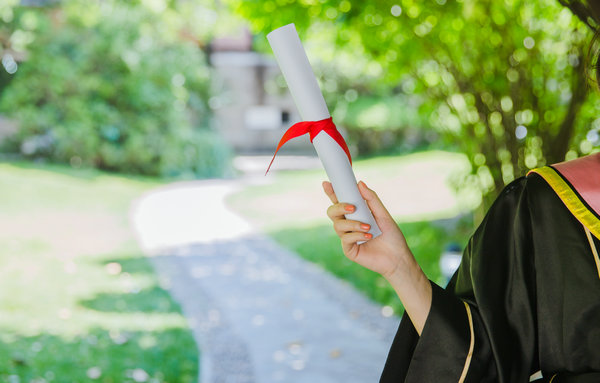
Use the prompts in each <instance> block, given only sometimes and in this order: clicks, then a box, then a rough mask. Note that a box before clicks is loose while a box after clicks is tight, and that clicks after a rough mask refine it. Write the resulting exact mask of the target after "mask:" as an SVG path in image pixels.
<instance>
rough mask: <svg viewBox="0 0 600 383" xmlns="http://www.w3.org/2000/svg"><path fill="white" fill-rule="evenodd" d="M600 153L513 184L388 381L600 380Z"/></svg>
mask: <svg viewBox="0 0 600 383" xmlns="http://www.w3.org/2000/svg"><path fill="white" fill-rule="evenodd" d="M598 212H600V154H596V155H592V156H588V157H583V158H581V159H578V160H575V161H571V162H566V163H561V164H558V165H554V166H547V167H543V168H540V169H536V170H534V171H532V172H530V173H529V174H528V175H527V176H526V177H521V178H519V179H516V180H515V181H513V182H512V183H511V184H509V185H507V186H506V187H505V189H504V190H503V191H502V193H501V194H500V195H499V196H498V198H497V199H496V201H495V202H494V204H493V205H492V206H491V208H490V209H489V211H488V213H487V215H486V217H485V218H484V220H483V222H482V223H481V225H480V226H479V227H478V228H477V230H476V232H475V233H474V234H473V236H472V237H471V239H470V240H469V243H468V245H467V247H466V249H465V251H464V254H463V258H462V262H461V265H460V267H459V269H458V270H457V272H456V273H455V274H454V276H453V277H452V279H451V280H450V283H449V284H448V286H447V287H446V288H445V289H442V288H440V287H439V286H437V285H436V284H435V283H432V290H433V296H432V303H431V308H430V312H429V315H428V317H427V320H426V322H425V325H424V328H423V331H422V334H421V336H420V337H419V335H418V334H417V332H416V330H415V328H414V327H413V325H412V323H411V321H410V318H409V317H408V316H407V314H406V313H405V314H404V316H403V317H402V320H401V322H400V326H399V329H398V332H397V334H396V336H395V338H394V340H393V343H392V346H391V349H390V352H389V355H388V359H387V361H386V364H385V368H384V370H383V373H382V376H381V380H380V382H381V383H392V382H394V383H402V382H406V383H416V382H418V383H429V382H439V383H446V382H448V383H450V382H452V383H456V382H459V383H463V382H478V383H479V382H499V383H521V382H523V383H526V382H529V381H535V382H552V383H561V382H569V383H591V382H594V383H598V382H600V260H599V258H598V250H600V241H599V240H598V238H600V215H599V214H598Z"/></svg>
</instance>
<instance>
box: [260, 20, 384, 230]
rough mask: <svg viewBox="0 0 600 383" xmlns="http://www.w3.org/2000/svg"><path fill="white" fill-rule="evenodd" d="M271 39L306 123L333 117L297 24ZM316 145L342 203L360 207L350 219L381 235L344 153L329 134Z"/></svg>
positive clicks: (274, 33) (316, 140)
mask: <svg viewBox="0 0 600 383" xmlns="http://www.w3.org/2000/svg"><path fill="white" fill-rule="evenodd" d="M267 40H269V44H270V45H271V49H273V53H274V54H275V59H276V60H277V63H278V64H279V68H280V69H281V72H282V73H283V77H284V78H285V81H286V82H287V84H288V88H289V89H290V93H291V94H292V97H293V98H294V101H295V103H296V107H297V108H298V111H299V112H300V117H302V119H303V120H304V121H319V120H323V119H326V118H329V117H330V114H329V110H328V109H327V104H325V99H324V98H323V94H322V93H321V89H320V88H319V84H318V83H317V78H316V77H315V74H314V73H313V70H312V67H311V66H310V62H309V61H308V57H307V56H306V52H305V51H304V48H303V47H302V43H301V42H300V37H298V32H296V27H295V26H294V24H288V25H285V26H283V27H281V28H278V29H275V30H274V31H272V32H271V33H269V34H268V35H267ZM313 145H314V147H315V150H316V151H317V154H318V156H319V158H320V160H321V163H323V167H324V168H325V172H326V173H327V177H329V180H330V181H331V184H332V185H333V190H334V191H335V194H336V196H337V198H338V201H340V202H345V203H350V204H352V205H354V206H356V211H355V212H354V213H352V214H346V218H347V219H353V220H356V221H360V222H364V223H367V224H369V225H371V229H370V230H369V233H371V234H373V238H375V237H377V236H379V235H380V234H381V230H379V227H378V226H377V223H376V222H375V219H374V218H373V214H371V211H370V210H369V208H368V206H367V203H366V202H365V200H364V199H363V198H362V196H361V195H360V192H359V191H358V187H357V185H356V177H355V176H354V172H353V171H352V166H351V165H350V161H349V160H348V156H347V155H346V153H345V152H344V150H343V149H342V148H341V147H340V146H339V145H338V143H337V142H335V140H334V139H333V138H331V137H330V136H329V135H328V134H327V133H325V132H320V133H319V134H317V136H316V137H315V138H314V139H313Z"/></svg>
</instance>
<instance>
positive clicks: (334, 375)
mask: <svg viewBox="0 0 600 383" xmlns="http://www.w3.org/2000/svg"><path fill="white" fill-rule="evenodd" d="M237 185H238V184H237V183H236V182H233V181H232V182H207V181H202V182H194V183H181V184H175V185H173V186H170V187H167V188H163V189H159V190H157V191H155V192H153V193H150V194H148V195H146V196H144V197H143V198H142V199H141V200H140V201H139V202H138V204H137V206H136V207H135V209H134V211H133V213H132V219H133V222H134V223H135V225H136V227H137V230H138V233H139V239H140V243H141V244H142V246H143V247H144V248H145V250H146V251H147V252H148V253H149V254H152V255H154V256H153V257H152V259H153V262H154V265H155V267H156V269H157V271H158V274H159V276H160V278H161V281H162V283H163V284H164V285H165V286H167V288H169V289H170V291H171V293H172V294H173V296H174V297H175V299H176V300H178V301H179V302H180V304H181V305H182V308H183V311H184V313H185V315H186V316H187V317H188V318H189V320H190V325H191V326H192V328H193V332H194V336H195V339H196V341H197V343H198V345H199V347H200V349H201V367H200V368H201V372H200V375H201V376H200V381H201V382H202V383H270V382H287V383H296V382H297V383H300V382H302V383H329V382H331V383H333V382H336V383H337V382H347V383H353V382H356V383H359V382H360V383H365V382H376V381H378V378H379V374H380V372H381V369H382V368H383V364H384V362H385V356H386V353H387V350H388V348H389V345H390V343H391V341H392V338H393V335H394V332H395V329H396V326H397V324H398V319H397V318H393V317H392V318H386V317H384V316H383V315H382V311H381V308H380V307H379V306H377V305H375V304H373V303H371V302H370V301H368V300H367V299H366V298H365V297H363V296H362V295H361V294H360V293H358V292H357V291H355V290H354V289H353V288H351V287H350V286H349V285H348V284H347V283H345V282H343V281H340V280H338V279H336V278H334V277H332V276H331V275H330V274H328V273H326V272H324V271H323V270H321V269H320V268H319V267H317V266H315V265H313V264H312V263H309V262H306V261H304V260H302V259H301V258H300V257H299V256H297V255H295V254H292V253H291V252H289V251H287V250H285V249H283V248H282V247H280V246H279V245H278V244H276V243H274V242H273V241H272V240H270V239H269V238H267V237H266V236H264V235H262V234H259V233H256V232H254V231H253V230H252V228H251V227H250V226H249V225H248V224H247V223H246V222H245V221H244V220H243V219H241V218H240V217H238V216H237V215H235V214H233V213H232V212H230V211H229V210H228V209H227V207H226V206H225V204H224V202H223V200H224V197H225V196H226V195H227V194H228V193H231V192H232V191H233V190H235V188H236V187H237ZM357 267H358V266H357Z"/></svg>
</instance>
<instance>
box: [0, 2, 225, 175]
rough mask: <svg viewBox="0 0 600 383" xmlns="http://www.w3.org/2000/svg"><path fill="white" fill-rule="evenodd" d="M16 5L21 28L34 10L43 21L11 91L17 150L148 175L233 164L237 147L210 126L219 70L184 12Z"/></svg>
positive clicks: (8, 108) (104, 5)
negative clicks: (189, 35)
mask: <svg viewBox="0 0 600 383" xmlns="http://www.w3.org/2000/svg"><path fill="white" fill-rule="evenodd" d="M154 3H156V2H154ZM154 3H153V4H154ZM13 11H14V14H15V20H16V21H17V22H21V27H20V28H21V29H22V24H23V20H24V18H26V17H29V18H34V19H35V20H38V21H39V22H38V24H40V25H41V26H40V27H39V28H37V29H36V30H33V31H32V35H33V34H34V33H35V41H34V42H33V43H31V44H30V45H29V46H28V47H27V60H26V61H25V62H23V63H22V64H21V65H20V68H19V70H18V71H17V72H16V73H15V74H14V79H13V80H12V81H11V82H10V85H9V86H8V88H7V89H6V90H5V91H4V92H3V94H2V99H1V103H0V108H1V109H2V111H4V112H5V113H7V114H9V115H12V116H14V117H15V118H16V119H17V120H18V121H19V124H20V127H19V131H18V133H17V134H16V135H15V136H14V137H12V138H11V139H10V140H9V141H8V143H7V146H8V149H9V150H13V151H18V152H20V153H21V154H23V155H25V156H28V157H32V158H40V157H41V158H48V159H50V160H53V161H58V162H66V163H69V162H70V163H71V164H73V165H75V166H79V165H91V166H95V167H98V168H101V169H108V170H115V171H124V172H128V173H139V174H146V175H168V176H173V175H180V174H188V175H190V176H191V175H195V176H199V177H214V176H219V175H221V174H222V173H223V172H224V171H225V170H226V168H227V166H228V158H229V151H228V149H227V146H226V145H225V144H224V143H223V142H222V140H220V139H219V137H218V136H217V135H216V133H215V132H213V131H212V130H211V129H210V128H209V126H210V119H211V114H210V110H209V108H208V106H207V102H208V99H209V97H210V95H211V89H210V69H209V67H208V64H207V62H206V59H205V57H204V54H203V52H202V50H200V49H199V47H198V45H197V43H196V42H192V41H189V39H182V37H181V34H180V32H181V31H182V30H183V29H184V28H183V24H184V23H185V20H184V19H183V18H179V17H177V14H175V13H174V12H171V11H168V10H165V9H164V8H162V7H159V8H156V9H152V8H151V7H146V6H142V5H140V4H137V5H135V4H127V2H119V1H104V2H88V1H64V2H63V3H62V4H61V6H60V7H53V8H46V9H38V10H34V9H26V8H19V9H17V8H15V9H14V10H13ZM42 26H43V27H42ZM15 30H19V28H15ZM13 34H14V33H13Z"/></svg>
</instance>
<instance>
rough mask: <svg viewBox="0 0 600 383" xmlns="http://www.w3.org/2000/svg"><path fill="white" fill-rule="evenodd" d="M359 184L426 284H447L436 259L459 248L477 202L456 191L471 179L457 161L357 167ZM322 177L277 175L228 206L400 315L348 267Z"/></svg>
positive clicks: (375, 282) (371, 276)
mask: <svg viewBox="0 0 600 383" xmlns="http://www.w3.org/2000/svg"><path fill="white" fill-rule="evenodd" d="M353 168H354V171H355V173H356V175H357V178H358V179H362V180H363V181H365V182H366V183H367V185H368V186H369V187H371V188H372V189H373V190H375V191H376V192H377V193H378V194H379V196H380V198H381V200H382V201H383V202H384V204H385V205H386V207H387V208H388V210H389V211H390V213H391V214H392V215H393V216H394V218H395V219H396V221H397V222H398V223H399V225H400V228H401V229H402V231H403V232H404V234H405V236H406V238H407V241H408V243H409V245H410V246H411V249H412V250H413V253H414V254H415V257H416V258H417V260H418V261H419V263H420V265H421V266H422V268H423V269H424V271H425V273H426V274H427V276H428V277H429V278H430V279H432V280H433V281H435V282H438V283H440V284H444V283H445V279H444V277H443V276H442V275H441V272H440V268H439V257H440V254H441V253H442V252H443V251H444V250H445V248H446V247H447V246H448V245H450V244H457V245H458V246H460V247H463V246H464V245H465V244H466V242H467V240H468V237H469V236H470V235H471V232H472V229H473V220H472V217H471V216H472V215H471V214H470V212H471V211H472V210H473V209H474V208H475V207H477V206H478V205H479V203H480V201H481V196H480V195H479V194H478V193H477V192H476V191H473V190H468V189H458V188H456V187H454V186H453V185H455V184H457V183H456V181H457V180H459V179H461V178H462V177H463V176H464V175H465V174H467V173H468V172H469V171H470V165H469V163H468V161H467V159H466V158H465V157H464V156H463V155H461V154H457V153H449V152H442V151H430V152H421V153H415V154H410V155H406V156H396V157H380V158H373V159H368V160H362V161H360V160H359V161H355V163H354V165H353ZM325 179H326V175H325V173H324V171H322V170H310V171H286V172H280V173H277V174H276V175H274V176H272V177H271V178H270V179H267V180H265V181H264V182H262V183H261V184H255V185H251V186H248V187H246V188H245V189H243V190H241V191H239V192H238V193H236V194H234V195H232V196H230V197H229V199H228V203H229V205H230V206H231V207H232V208H233V209H234V210H235V211H237V212H238V213H240V214H242V215H243V216H244V217H246V218H247V219H248V220H249V221H251V222H252V223H254V224H255V225H257V226H258V227H260V228H262V230H263V231H264V232H266V233H267V234H269V235H270V236H271V237H273V238H274V239H275V240H276V241H277V242H279V243H280V244H281V245H283V246H284V247H287V248H289V249H291V250H293V251H296V252H297V253H298V254H300V256H302V257H303V258H305V259H307V260H310V261H311V262H314V263H317V264H319V265H321V266H322V267H323V268H325V269H327V270H329V271H330V272H332V273H333V274H335V275H337V276H338V277H340V278H342V279H345V280H347V281H349V282H350V283H352V284H353V285H354V286H355V287H357V288H358V289H359V290H361V291H363V292H364V293H365V294H366V295H368V296H369V297H371V298H372V299H374V300H375V301H377V302H380V303H381V304H384V305H388V306H391V307H392V308H393V309H394V312H396V313H400V312H401V310H402V306H401V304H400V302H399V300H398V298H397V297H396V295H395V293H394V291H393V290H392V289H391V288H390V287H389V286H388V285H387V283H386V281H385V280H384V279H383V278H382V277H380V276H379V275H377V274H375V273H373V272H371V271H369V270H366V269H363V268H361V267H360V266H358V265H355V264H353V263H352V262H350V261H349V260H348V259H347V258H346V257H344V255H343V253H342V252H341V249H340V244H339V239H338V237H337V236H336V235H335V233H334V231H333V228H332V225H331V222H330V221H329V220H328V219H327V217H326V213H325V212H326V209H327V207H328V206H329V205H330V202H329V200H328V199H327V197H326V196H325V194H323V191H322V189H321V182H322V181H323V180H325Z"/></svg>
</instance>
